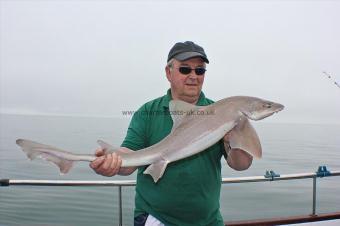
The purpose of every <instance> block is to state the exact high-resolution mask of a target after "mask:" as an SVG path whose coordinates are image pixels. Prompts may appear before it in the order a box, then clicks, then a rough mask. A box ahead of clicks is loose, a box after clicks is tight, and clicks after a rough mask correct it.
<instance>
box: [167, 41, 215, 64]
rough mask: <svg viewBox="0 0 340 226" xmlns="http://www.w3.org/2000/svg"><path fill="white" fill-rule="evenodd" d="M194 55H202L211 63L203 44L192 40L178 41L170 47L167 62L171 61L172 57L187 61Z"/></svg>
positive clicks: (201, 56) (205, 60)
mask: <svg viewBox="0 0 340 226" xmlns="http://www.w3.org/2000/svg"><path fill="white" fill-rule="evenodd" d="M194 57H200V58H202V59H203V61H204V62H206V63H209V60H208V57H207V55H206V54H205V52H204V49H203V48H202V47H201V46H199V45H197V44H195V43H194V42H191V41H186V42H177V43H176V44H175V45H174V46H173V47H172V48H171V49H170V52H169V55H168V60H167V62H169V61H170V60H171V59H172V58H175V59H176V60H179V61H185V60H189V59H191V58H194Z"/></svg>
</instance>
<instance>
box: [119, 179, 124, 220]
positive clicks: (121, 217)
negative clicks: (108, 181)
mask: <svg viewBox="0 0 340 226" xmlns="http://www.w3.org/2000/svg"><path fill="white" fill-rule="evenodd" d="M118 200H119V202H118V205H119V206H118V208H119V213H118V214H119V226H122V225H123V207H122V186H121V185H119V186H118Z"/></svg>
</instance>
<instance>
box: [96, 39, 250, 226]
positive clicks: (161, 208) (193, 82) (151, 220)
mask: <svg viewBox="0 0 340 226" xmlns="http://www.w3.org/2000/svg"><path fill="white" fill-rule="evenodd" d="M207 63H209V60H208V58H207V56H206V54H205V52H204V49H203V48H202V47H200V46H199V45H197V44H195V43H193V42H190V41H186V42H183V43H181V42H179V43H176V44H175V45H174V46H173V47H172V48H171V50H170V52H169V55H168V60H167V65H166V67H165V72H166V78H167V79H168V81H169V83H170V89H169V90H168V92H167V94H166V95H164V96H162V97H159V98H157V99H154V100H152V101H149V102H147V103H146V104H144V105H143V106H142V107H141V108H140V109H139V110H138V111H137V112H136V113H135V114H134V116H133V118H132V120H131V122H130V125H129V128H128V131H127V135H126V137H125V140H124V141H123V143H122V145H121V146H122V147H121V149H120V151H122V152H129V151H132V150H133V151H138V150H140V149H142V148H146V147H148V146H151V145H153V144H156V143H158V142H159V141H161V140H162V139H163V138H164V137H165V136H167V135H168V134H169V133H170V131H171V128H172V119H171V115H170V113H169V101H170V100H171V99H173V100H182V101H185V102H188V103H191V104H195V105H200V106H204V105H209V104H211V103H213V101H212V100H210V99H208V98H206V97H205V95H204V94H203V92H202V85H203V82H204V78H205V72H206V64H207ZM160 113H161V114H160ZM197 117H204V115H197ZM225 150H227V153H228V155H226V154H225V153H226V151H225ZM223 154H225V157H227V163H228V165H229V166H230V167H231V168H233V169H235V170H245V169H247V168H248V167H249V166H250V165H251V163H252V157H251V156H250V155H249V154H247V153H246V152H244V151H242V150H240V149H232V150H230V148H229V145H228V134H226V136H225V137H224V139H223V140H222V141H221V142H219V143H217V144H215V145H213V146H212V147H210V148H208V149H207V150H205V151H204V152H201V153H199V154H197V155H194V156H191V157H188V158H186V159H183V160H179V161H176V162H173V163H171V164H170V165H168V167H167V170H166V171H165V174H164V175H163V177H162V178H161V179H160V181H159V182H158V183H154V181H153V180H152V178H151V177H150V175H145V174H143V171H144V170H145V168H146V167H139V168H138V174H137V186H136V197H135V226H137V225H180V226H183V225H209V226H210V225H223V219H222V216H221V214H220V205H219V198H220V189H221V157H222V155H223ZM96 155H97V156H98V158H97V159H96V160H95V161H93V162H92V163H91V165H90V166H91V167H92V168H93V169H94V170H95V172H96V173H98V174H101V175H104V176H114V175H116V174H119V175H129V174H131V173H133V172H134V171H135V170H136V168H134V167H129V168H124V167H121V163H122V160H121V158H120V156H119V153H118V154H117V153H113V154H107V155H104V152H103V150H102V149H100V148H99V149H97V150H96Z"/></svg>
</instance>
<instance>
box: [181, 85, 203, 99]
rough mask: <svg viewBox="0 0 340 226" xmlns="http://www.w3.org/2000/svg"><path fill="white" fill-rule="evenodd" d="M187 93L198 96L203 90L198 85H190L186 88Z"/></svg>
mask: <svg viewBox="0 0 340 226" xmlns="http://www.w3.org/2000/svg"><path fill="white" fill-rule="evenodd" d="M185 93H186V95H187V96H192V97H195V96H198V95H200V93H201V90H200V89H199V88H198V87H190V88H188V89H186V90H185Z"/></svg>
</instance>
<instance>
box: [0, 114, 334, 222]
mask: <svg viewBox="0 0 340 226" xmlns="http://www.w3.org/2000/svg"><path fill="white" fill-rule="evenodd" d="M129 121H130V118H129V117H117V118H115V117H112V118H109V117H106V118H104V117H76V116H42V115H10V114H1V115H0V179H42V180H130V179H135V178H136V175H135V174H132V175H130V176H115V177H103V176H100V175H97V174H95V173H94V172H93V171H92V170H91V169H90V167H89V165H88V163H86V162H79V163H77V164H75V166H74V168H73V169H72V170H71V171H70V172H69V173H68V174H66V175H60V173H59V170H58V168H57V167H56V166H55V165H52V164H51V163H49V162H46V161H44V160H41V159H38V160H34V161H30V160H28V158H27V157H26V155H25V154H24V153H23V152H22V151H21V149H20V148H19V147H18V146H17V145H16V144H15V141H16V139H18V138H25V139H30V140H34V141H37V142H41V143H45V144H49V145H52V146H56V147H59V148H62V149H65V150H69V151H73V152H75V153H88V154H90V153H94V151H95V149H96V148H97V147H98V145H97V144H96V141H97V140H98V139H103V140H105V141H107V142H109V143H111V144H112V145H113V146H117V147H118V146H119V145H120V144H121V142H122V141H123V139H124V136H125V133H126V130H127V128H128V124H129ZM253 125H254V127H255V128H256V131H257V133H258V135H259V137H260V140H261V143H262V148H263V157H262V159H260V160H254V162H253V164H252V166H251V167H250V168H249V169H248V170H246V171H242V172H238V171H234V170H232V169H230V168H229V167H228V166H227V164H226V162H225V160H224V159H222V160H221V161H222V165H223V168H222V176H223V177H246V176H247V177H248V176H262V175H264V174H265V172H266V171H267V170H273V171H274V172H275V173H277V174H281V175H282V174H294V173H309V172H315V171H316V170H317V169H318V166H326V167H327V169H328V170H331V171H339V170H340V125H339V124H337V125H336V124H335V125H331V124H298V123H294V124H293V123H292V124H288V123H269V122H266V121H265V120H262V121H259V122H256V123H254V124H253ZM312 185H313V182H312V179H302V180H288V181H272V182H256V183H242V184H224V185H222V192H221V199H220V205H221V213H222V216H223V218H224V220H225V221H234V220H247V219H259V218H270V217H284V216H292V215H305V214H311V212H312V197H313V192H312ZM122 193H123V225H132V224H133V209H134V194H135V188H134V187H123V188H122ZM192 198H195V197H192ZM336 211H340V177H336V176H335V177H327V178H318V180H317V206H316V212H317V213H328V212H336ZM0 225H38V226H39V225H118V189H117V188H116V187H60V186H58V187H53V186H45V187H42V186H9V187H0Z"/></svg>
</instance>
